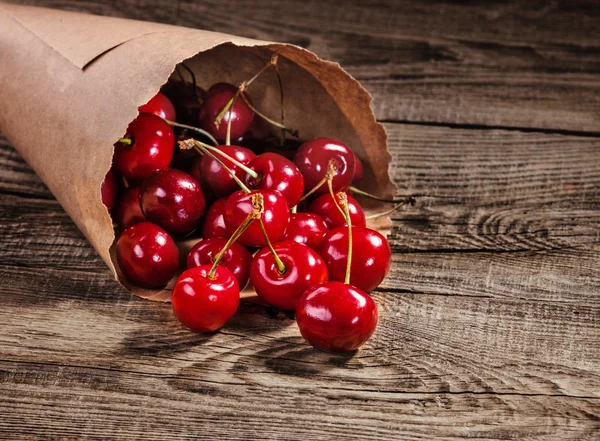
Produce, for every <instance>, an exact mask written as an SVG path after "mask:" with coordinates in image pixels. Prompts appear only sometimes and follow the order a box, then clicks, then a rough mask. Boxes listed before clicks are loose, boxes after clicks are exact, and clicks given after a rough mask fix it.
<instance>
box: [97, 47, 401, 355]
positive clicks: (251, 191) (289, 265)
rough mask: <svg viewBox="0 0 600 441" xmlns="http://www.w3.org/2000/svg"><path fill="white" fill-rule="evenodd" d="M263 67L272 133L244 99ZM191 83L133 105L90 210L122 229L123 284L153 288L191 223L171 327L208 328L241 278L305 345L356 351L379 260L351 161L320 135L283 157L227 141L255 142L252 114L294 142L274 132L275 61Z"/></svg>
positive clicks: (222, 318) (380, 240)
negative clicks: (239, 79)
mask: <svg viewBox="0 0 600 441" xmlns="http://www.w3.org/2000/svg"><path fill="white" fill-rule="evenodd" d="M183 66H184V67H185V68H186V69H187V67H186V66H185V65H183ZM269 68H272V69H273V70H274V71H275V72H276V74H277V78H278V80H279V85H280V91H281V103H282V107H281V110H282V113H281V120H282V121H281V123H279V122H275V121H273V120H271V119H269V118H268V117H266V116H265V115H263V114H262V113H260V112H259V111H258V110H257V109H256V108H255V107H254V106H253V104H252V101H251V99H250V97H249V96H248V95H247V94H246V89H247V88H248V87H249V86H250V84H251V83H252V82H253V81H254V80H255V79H256V78H257V77H258V76H259V75H260V74H262V73H263V72H264V71H266V70H268V69H269ZM190 73H191V71H190ZM191 78H192V82H191V83H190V82H187V81H185V80H184V79H183V76H182V77H181V81H170V82H169V83H168V84H167V85H166V86H165V87H164V88H163V90H162V93H161V92H159V93H158V94H157V95H156V96H154V97H153V98H152V99H151V100H150V101H149V102H148V103H147V104H145V105H143V106H141V107H140V109H139V111H140V114H139V115H138V117H137V118H136V119H135V120H134V121H133V122H131V124H130V125H129V127H128V129H127V133H126V135H125V136H124V137H123V138H121V139H120V140H119V141H118V142H117V143H116V144H115V152H114V158H113V167H112V169H111V170H110V171H109V173H108V174H107V176H106V178H105V180H104V182H103V184H102V201H103V203H104V204H105V205H106V206H107V208H108V209H109V211H110V212H111V215H112V216H113V219H114V221H115V223H116V224H117V226H118V228H119V230H120V231H121V234H120V237H119V239H118V241H117V247H116V251H117V259H118V263H119V267H120V269H121V271H122V272H123V274H124V275H125V277H126V278H127V279H128V280H129V281H130V282H132V283H133V284H135V285H138V286H141V287H145V288H158V287H163V286H165V285H166V284H167V283H168V282H169V281H170V280H171V279H172V278H173V277H174V276H175V274H176V273H177V270H178V267H179V252H178V248H177V246H176V244H175V242H174V240H173V238H172V237H176V238H182V237H185V236H188V235H190V234H192V233H193V232H194V231H196V230H197V229H198V226H199V225H200V223H201V219H202V217H203V216H204V221H203V223H202V227H201V237H202V238H203V239H202V240H201V241H199V242H198V243H197V244H196V245H195V246H194V247H193V248H192V249H191V251H190V252H189V254H188V256H187V268H188V269H187V270H185V271H184V272H183V273H182V274H181V275H180V276H179V278H178V279H177V282H176V283H175V285H174V287H173V291H172V297H171V301H172V307H173V312H174V313H175V316H176V317H177V319H178V320H179V321H180V322H181V323H182V324H183V325H185V326H187V327H188V328H190V329H192V330H194V331H197V332H213V331H216V330H217V329H219V328H221V327H222V326H223V325H224V324H225V323H227V321H229V320H230V319H231V318H232V316H233V315H234V314H235V312H236V310H237V308H238V305H239V300H240V291H241V290H242V289H244V288H245V286H246V285H247V284H248V282H249V281H250V282H251V283H252V285H253V286H254V289H255V290H256V293H257V295H258V296H259V297H260V298H261V299H262V300H263V301H264V302H266V303H268V304H269V305H272V306H274V307H276V308H280V309H282V310H290V311H295V312H296V320H297V323H298V327H299V328H300V332H301V334H302V335H303V337H304V338H305V339H306V340H307V341H308V342H309V343H311V344H312V345H313V346H315V347H317V348H319V349H322V350H325V351H330V352H344V351H352V350H355V349H357V348H358V347H360V346H361V345H363V344H364V343H365V342H366V341H367V340H368V339H369V337H370V336H371V335H372V334H373V332H374V331H375V327H376V325H377V317H378V312H377V306H376V304H375V302H374V301H373V299H372V298H371V297H370V296H369V295H368V294H367V292H369V291H372V290H373V289H375V288H376V287H377V286H378V285H379V284H380V283H381V282H382V280H383V279H384V278H385V276H386V274H387V272H388V270H389V267H390V263H391V251H390V247H389V244H388V242H387V240H386V239H385V237H383V236H382V235H381V234H380V233H378V232H377V231H375V230H372V229H369V228H367V227H366V216H365V214H364V212H363V210H362V209H361V207H360V205H359V204H358V202H357V201H356V199H354V198H353V197H352V196H351V195H350V194H349V193H348V189H351V190H354V191H359V190H358V189H355V188H354V187H351V186H352V185H353V184H356V183H357V182H359V181H360V180H361V178H362V164H361V162H360V160H359V159H358V158H357V157H356V156H355V155H354V153H353V152H352V151H351V150H350V148H349V147H348V146H346V145H345V144H344V143H342V142H340V141H338V140H335V139H331V138H317V139H313V140H311V141H308V142H305V143H304V144H302V145H301V146H300V147H299V149H297V151H296V152H295V155H294V156H293V161H291V160H290V159H288V158H286V157H285V156H283V155H281V154H279V153H274V152H268V151H267V152H265V153H261V154H258V155H256V154H255V153H254V152H253V151H252V150H250V149H249V148H246V147H242V146H241V145H232V143H231V140H232V139H233V140H235V143H236V144H244V143H246V144H249V145H252V146H256V145H257V144H260V142H261V141H260V140H258V142H257V140H255V139H252V135H251V132H252V127H253V122H254V123H255V124H254V125H256V122H257V121H256V118H255V115H259V116H260V117H261V119H263V120H266V121H268V122H269V123H271V124H273V125H275V126H277V127H278V128H279V129H280V130H281V137H280V143H281V146H283V145H285V144H286V142H287V140H286V133H291V134H292V135H294V136H297V133H294V131H293V130H290V129H288V128H287V127H286V126H285V125H284V118H285V115H284V112H283V89H282V88H281V77H280V75H279V69H278V66H277V56H274V57H273V58H272V59H271V61H270V62H269V63H267V65H265V67H264V68H263V69H262V70H261V71H260V72H258V73H257V74H256V75H255V76H254V78H252V79H251V80H249V81H247V82H243V83H241V84H240V85H239V86H237V87H236V86H234V85H231V84H227V83H218V84H215V85H213V86H212V87H210V88H209V89H208V91H206V92H205V91H203V90H202V89H201V88H199V87H198V86H196V81H195V77H194V76H193V75H192V76H191ZM176 116H177V117H176ZM176 121H177V122H176ZM196 126H199V127H196ZM176 133H177V134H178V135H179V136H178V138H176ZM255 150H256V148H255ZM190 154H191V155H193V156H190ZM119 187H124V189H123V191H122V192H121V193H122V194H120V195H119V193H120V192H119ZM359 192H360V191H359ZM207 198H210V199H211V200H212V203H211V204H210V206H209V207H208V210H207ZM400 205H402V202H401V203H399V204H397V206H400ZM299 208H300V209H301V210H302V211H300V210H299ZM395 208H397V207H395ZM257 248H258V249H259V250H258V251H256V252H255V253H254V255H252V253H251V251H250V250H255V249H257ZM353 249H354V250H355V252H354V253H353V252H352V251H353Z"/></svg>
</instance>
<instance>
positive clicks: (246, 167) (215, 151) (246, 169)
mask: <svg viewBox="0 0 600 441" xmlns="http://www.w3.org/2000/svg"><path fill="white" fill-rule="evenodd" d="M204 148H206V149H208V150H210V151H211V152H214V153H217V154H218V155H220V156H222V157H224V158H225V159H227V160H228V161H231V162H232V163H233V164H235V165H237V166H238V167H239V168H241V169H242V170H244V171H245V172H246V173H248V174H249V175H250V176H252V177H253V178H254V179H258V178H259V174H258V173H256V172H255V171H254V170H252V169H251V168H250V167H248V166H247V165H244V164H242V163H241V162H240V161H238V160H237V159H235V158H233V157H231V156H229V155H228V154H227V153H225V152H223V151H221V150H219V149H218V148H216V147H211V146H208V145H205V146H204Z"/></svg>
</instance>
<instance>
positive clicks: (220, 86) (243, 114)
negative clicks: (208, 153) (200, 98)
mask: <svg viewBox="0 0 600 441" xmlns="http://www.w3.org/2000/svg"><path fill="white" fill-rule="evenodd" d="M237 90H238V88H237V87H236V86H234V85H233V84H228V83H217V84H214V85H212V86H211V87H210V89H208V92H207V93H206V97H205V98H204V104H203V105H202V109H201V110H200V125H201V126H202V128H203V129H204V130H206V131H207V132H209V133H210V134H211V135H213V136H214V137H215V138H216V139H217V140H219V141H224V140H225V137H226V136H227V124H228V121H229V119H231V132H230V135H231V139H237V138H239V137H240V136H242V135H244V133H246V131H247V130H248V129H249V128H250V124H252V119H253V118H254V112H253V111H252V109H250V107H248V105H247V104H246V103H245V102H244V100H243V99H242V97H241V96H238V97H237V99H236V100H235V103H234V104H233V106H232V107H230V108H229V110H228V111H227V112H226V113H225V116H224V117H223V119H222V120H221V123H220V124H219V125H218V127H217V125H216V124H215V119H216V118H217V116H218V115H219V114H220V113H221V111H222V110H223V109H224V108H225V106H226V105H227V103H228V102H229V100H230V99H231V98H233V96H234V95H235V93H236V92H237ZM244 96H245V97H246V99H247V100H248V101H249V102H250V103H252V101H251V100H250V97H249V96H248V95H247V94H244Z"/></svg>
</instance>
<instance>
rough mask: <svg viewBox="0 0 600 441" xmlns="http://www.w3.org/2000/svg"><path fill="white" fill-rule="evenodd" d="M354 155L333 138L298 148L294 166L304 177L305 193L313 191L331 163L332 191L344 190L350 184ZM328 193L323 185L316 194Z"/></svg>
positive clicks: (352, 176)
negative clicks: (332, 170)
mask: <svg viewBox="0 0 600 441" xmlns="http://www.w3.org/2000/svg"><path fill="white" fill-rule="evenodd" d="M354 158H355V156H354V153H352V150H350V147H348V146H347V145H346V144H344V143H343V142H341V141H338V140H337V139H333V138H317V139H313V140H312V141H308V142H305V143H304V144H302V145H301V146H300V148H299V149H298V151H297V152H296V156H295V157H294V164H296V166H297V167H298V168H299V169H300V172H301V173H302V175H303V176H304V186H305V188H306V190H307V191H309V190H311V189H313V188H314V187H315V186H316V185H317V184H318V183H319V181H320V180H321V179H323V177H325V176H326V174H327V172H328V170H329V163H330V162H331V161H333V164H334V165H335V168H336V172H335V175H334V176H333V181H332V186H333V191H335V192H337V191H340V190H345V189H346V188H348V187H349V186H350V184H351V183H352V179H354V172H355V168H356V165H355V161H354ZM327 191H328V188H327V185H326V184H323V185H321V186H320V187H319V189H318V190H317V193H325V192H327Z"/></svg>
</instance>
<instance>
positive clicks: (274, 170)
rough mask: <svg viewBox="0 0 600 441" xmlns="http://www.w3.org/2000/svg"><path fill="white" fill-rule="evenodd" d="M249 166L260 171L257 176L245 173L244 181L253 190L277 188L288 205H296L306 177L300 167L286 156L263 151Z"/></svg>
mask: <svg viewBox="0 0 600 441" xmlns="http://www.w3.org/2000/svg"><path fill="white" fill-rule="evenodd" d="M248 167H249V168H251V169H252V170H254V171H255V172H256V173H258V177H257V178H255V177H253V176H251V175H250V174H245V175H244V183H245V184H246V185H247V186H248V188H250V189H253V190H277V191H279V192H280V193H281V194H282V195H283V197H284V198H285V199H286V200H287V202H288V205H289V206H290V207H293V206H294V205H296V204H297V203H298V202H299V201H300V198H301V197H302V193H304V178H303V177H302V173H300V170H298V167H296V165H295V164H294V163H293V162H292V161H290V160H289V159H287V158H286V157H285V156H281V155H278V154H277V153H263V154H261V155H258V156H257V157H256V158H254V159H252V161H250V162H249V163H248Z"/></svg>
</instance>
